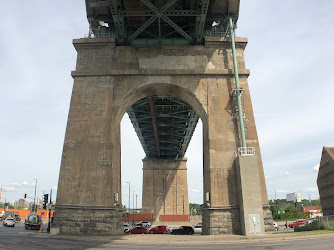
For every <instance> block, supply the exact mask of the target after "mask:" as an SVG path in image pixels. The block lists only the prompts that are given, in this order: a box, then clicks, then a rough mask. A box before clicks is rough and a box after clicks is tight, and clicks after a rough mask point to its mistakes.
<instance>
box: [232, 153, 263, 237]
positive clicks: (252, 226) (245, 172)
mask: <svg viewBox="0 0 334 250" xmlns="http://www.w3.org/2000/svg"><path fill="white" fill-rule="evenodd" d="M236 173H237V184H238V196H239V207H240V231H241V234H242V235H251V234H257V233H259V234H263V233H265V227H264V211H263V204H262V197H261V195H262V194H261V186H260V178H259V171H258V168H257V159H256V156H255V155H249V156H239V157H237V158H236Z"/></svg>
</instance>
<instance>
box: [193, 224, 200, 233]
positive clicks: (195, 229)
mask: <svg viewBox="0 0 334 250" xmlns="http://www.w3.org/2000/svg"><path fill="white" fill-rule="evenodd" d="M193 228H194V233H195V234H201V233H202V224H197V225H196V226H194V227H193Z"/></svg>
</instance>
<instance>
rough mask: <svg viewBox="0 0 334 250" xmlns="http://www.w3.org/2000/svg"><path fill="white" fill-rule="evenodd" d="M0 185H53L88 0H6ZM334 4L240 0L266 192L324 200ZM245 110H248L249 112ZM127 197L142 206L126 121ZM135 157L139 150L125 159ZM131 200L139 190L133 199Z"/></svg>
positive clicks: (191, 179)
mask: <svg viewBox="0 0 334 250" xmlns="http://www.w3.org/2000/svg"><path fill="white" fill-rule="evenodd" d="M1 7H2V13H1V15H0V34H1V35H0V76H1V78H0V79H1V80H0V86H1V91H0V93H1V98H0V114H1V118H0V119H1V120H0V170H1V174H0V185H3V190H2V199H1V201H4V200H5V198H7V200H8V201H10V202H12V201H14V200H17V199H19V198H22V197H23V195H24V193H25V192H27V193H28V196H31V197H32V196H33V193H34V185H35V180H34V179H37V180H38V184H37V195H38V196H40V197H41V196H42V194H43V192H49V191H50V190H51V189H53V190H54V192H55V191H56V187H57V184H58V175H59V168H60V160H61V154H62V147H63V141H64V136H65V129H66V122H67V116H68V110H69V104H70V98H71V91H72V86H73V79H72V77H71V71H72V70H74V69H75V63H76V51H75V49H74V47H73V46H72V39H74V38H81V37H83V36H84V35H85V34H87V33H88V22H87V19H86V10H85V3H84V0H57V1H51V0H29V1H25V0H11V1H2V3H1ZM333 9H334V1H331V0H322V1H310V0H309V1H305V0H294V1H291V0H281V1H268V0H252V1H250V0H241V7H240V18H239V21H238V29H237V32H236V33H237V35H238V36H241V37H248V39H249V43H248V46H247V47H246V51H245V59H246V66H247V68H249V69H250V70H251V75H250V77H249V86H250V90H251V97H252V101H253V109H254V114H255V120H256V125H257V131H258V135H259V141H260V147H261V153H262V159H263V167H264V171H265V175H266V182H267V190H268V196H269V198H270V199H273V198H274V196H275V192H274V189H276V195H277V198H285V195H286V193H291V192H299V193H301V196H302V198H308V197H309V195H310V196H311V198H312V199H315V198H318V191H317V185H316V177H317V165H318V164H319V161H320V156H321V150H322V147H323V146H324V145H325V146H334V130H333V124H334V114H333V113H334V109H333V93H334V84H333V80H332V70H333V58H334V52H333V43H334V33H333V27H332V26H333V24H334V17H333V15H332V10H333ZM246 115H247V114H246ZM121 129H122V173H123V174H122V190H123V204H128V184H126V182H127V181H130V182H131V196H132V194H133V193H132V192H133V191H135V194H137V195H138V207H140V206H141V189H142V158H144V156H145V155H144V152H143V150H142V148H141V145H140V143H139V140H138V139H137V137H136V134H135V132H134V129H133V127H132V125H131V123H130V122H129V119H128V117H127V115H125V116H124V118H123V121H122V127H121ZM126 155H131V156H134V157H131V159H130V157H125V156H126ZM186 156H187V158H188V184H189V199H190V202H196V203H202V184H203V183H202V167H203V166H202V129H201V123H199V125H198V128H197V129H196V131H195V134H194V137H193V139H192V141H191V143H190V146H189V149H188V151H187V153H186ZM131 206H132V197H131Z"/></svg>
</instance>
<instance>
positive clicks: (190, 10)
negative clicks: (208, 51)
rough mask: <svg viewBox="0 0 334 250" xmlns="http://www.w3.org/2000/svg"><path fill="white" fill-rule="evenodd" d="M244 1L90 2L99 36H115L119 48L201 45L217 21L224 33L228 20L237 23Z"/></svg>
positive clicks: (93, 27)
mask: <svg viewBox="0 0 334 250" xmlns="http://www.w3.org/2000/svg"><path fill="white" fill-rule="evenodd" d="M239 5H240V0H220V1H210V0H157V1H153V0H108V1H105V0H86V9H87V17H88V21H89V23H90V26H91V31H92V33H93V34H94V35H95V36H114V37H115V38H116V42H117V44H118V45H141V46H144V45H148V46H153V45H189V44H201V43H202V42H203V38H204V36H205V35H207V33H208V32H211V31H212V29H213V27H212V24H213V22H216V23H218V24H220V25H218V26H217V27H215V28H214V30H219V31H220V32H223V30H224V29H225V28H226V27H225V23H226V17H227V16H231V17H233V20H234V22H235V23H236V22H237V19H238V14H239Z"/></svg>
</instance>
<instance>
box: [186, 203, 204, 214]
mask: <svg viewBox="0 0 334 250" xmlns="http://www.w3.org/2000/svg"><path fill="white" fill-rule="evenodd" d="M189 211H190V214H191V215H201V214H202V211H201V206H200V204H196V203H189Z"/></svg>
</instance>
